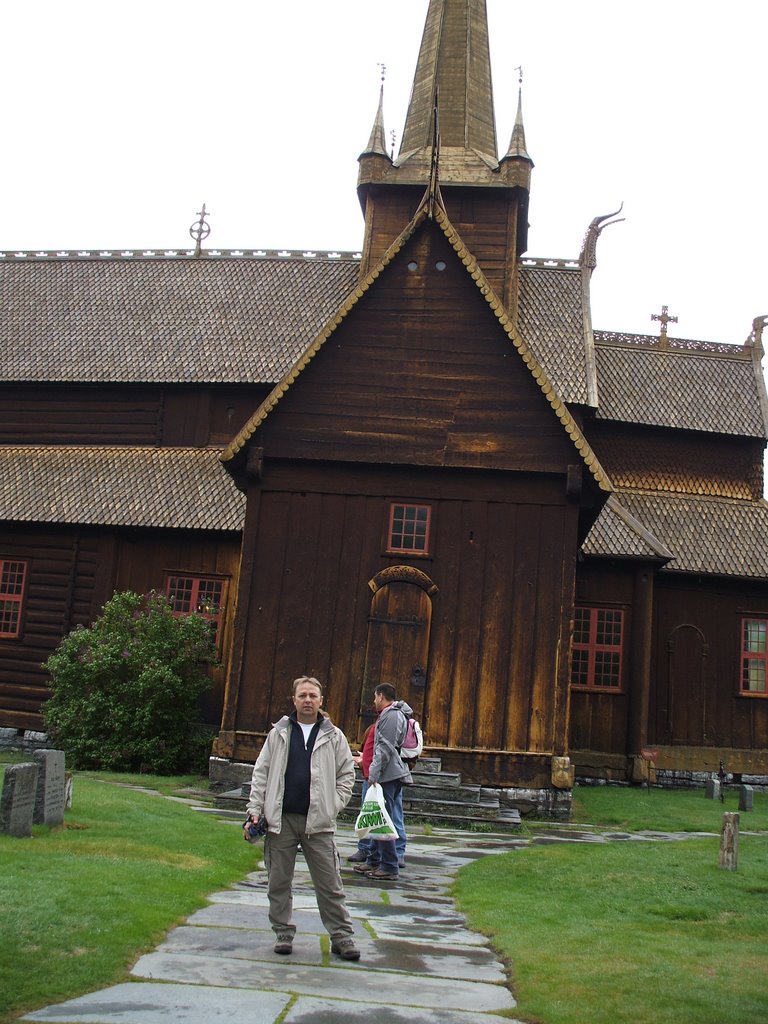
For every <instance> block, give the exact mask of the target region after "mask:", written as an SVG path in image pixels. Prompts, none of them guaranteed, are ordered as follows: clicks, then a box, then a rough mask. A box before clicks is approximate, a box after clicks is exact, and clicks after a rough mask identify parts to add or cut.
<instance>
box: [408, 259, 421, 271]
mask: <svg viewBox="0 0 768 1024" xmlns="http://www.w3.org/2000/svg"><path fill="white" fill-rule="evenodd" d="M408 269H409V270H410V271H411V273H413V271H414V270H418V269H419V264H418V263H417V262H416V260H411V261H410V263H409V264H408Z"/></svg>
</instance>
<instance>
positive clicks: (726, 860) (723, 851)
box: [718, 811, 739, 871]
mask: <svg viewBox="0 0 768 1024" xmlns="http://www.w3.org/2000/svg"><path fill="white" fill-rule="evenodd" d="M718 863H719V866H720V867H721V868H725V869H726V871H735V870H736V868H737V867H738V865H739V815H738V814H737V813H736V811H726V812H725V814H724V815H723V825H722V828H721V829H720V857H719V860H718Z"/></svg>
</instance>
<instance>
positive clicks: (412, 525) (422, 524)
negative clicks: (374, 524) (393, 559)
mask: <svg viewBox="0 0 768 1024" xmlns="http://www.w3.org/2000/svg"><path fill="white" fill-rule="evenodd" d="M431 515H432V508H431V506H430V505H406V504H397V503H396V502H392V504H391V505H390V507H389V530H388V536H387V551H389V552H390V553H397V554H400V553H402V554H417V555H427V554H429V532H430V520H431Z"/></svg>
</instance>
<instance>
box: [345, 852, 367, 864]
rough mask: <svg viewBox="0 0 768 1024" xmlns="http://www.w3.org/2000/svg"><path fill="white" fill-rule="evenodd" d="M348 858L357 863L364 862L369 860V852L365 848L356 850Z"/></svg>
mask: <svg viewBox="0 0 768 1024" xmlns="http://www.w3.org/2000/svg"><path fill="white" fill-rule="evenodd" d="M347 860H351V861H352V862H353V863H355V864H363V863H364V862H365V861H367V860H368V854H367V853H366V852H365V850H356V851H355V852H354V853H353V854H352V855H351V856H350V857H347Z"/></svg>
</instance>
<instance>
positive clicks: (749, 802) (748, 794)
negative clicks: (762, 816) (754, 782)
mask: <svg viewBox="0 0 768 1024" xmlns="http://www.w3.org/2000/svg"><path fill="white" fill-rule="evenodd" d="M753 806H754V790H753V789H752V787H751V786H739V810H740V811H751V810H752V808H753Z"/></svg>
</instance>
